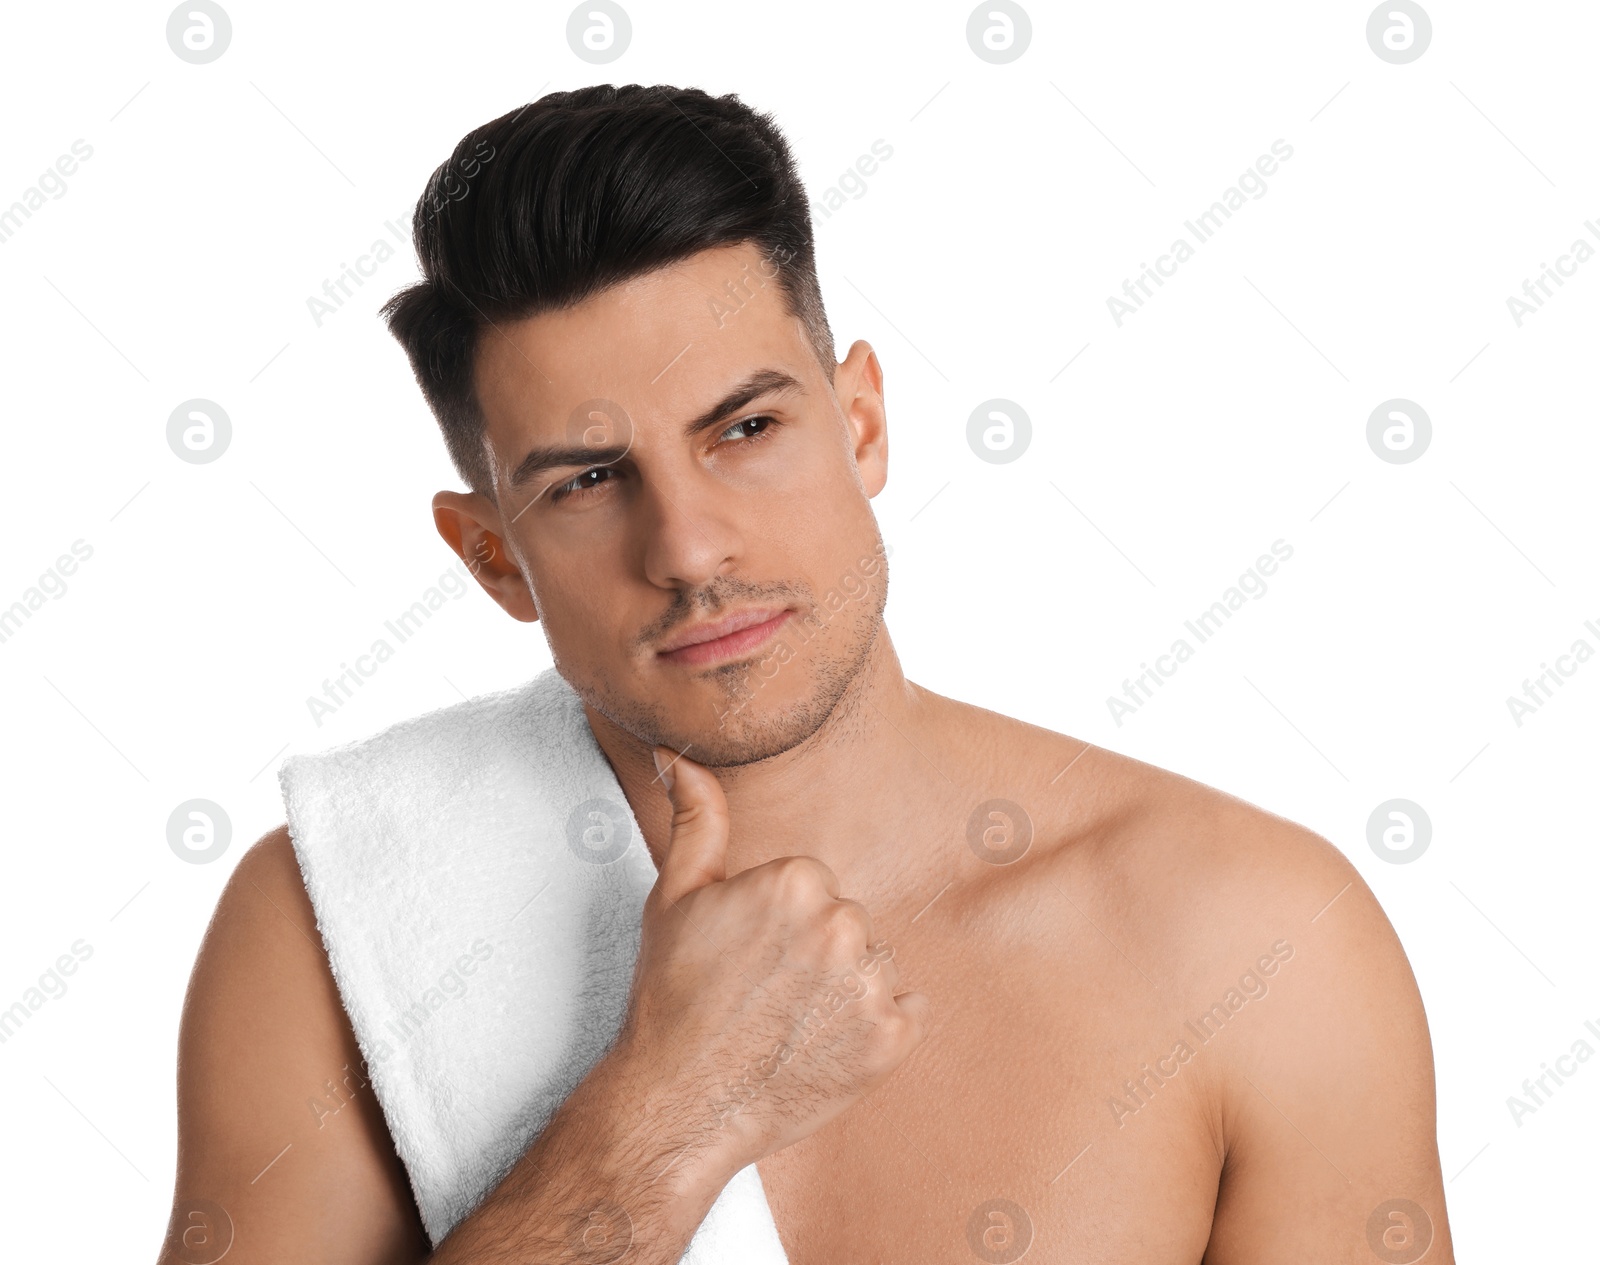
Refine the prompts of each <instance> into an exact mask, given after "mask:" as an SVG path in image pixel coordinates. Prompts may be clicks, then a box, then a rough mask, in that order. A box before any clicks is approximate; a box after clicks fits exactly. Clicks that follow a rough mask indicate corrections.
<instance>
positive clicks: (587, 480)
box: [549, 466, 614, 502]
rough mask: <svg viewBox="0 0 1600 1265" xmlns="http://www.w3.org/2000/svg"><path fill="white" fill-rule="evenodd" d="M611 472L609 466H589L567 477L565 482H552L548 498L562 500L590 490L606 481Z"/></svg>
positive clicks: (553, 500)
mask: <svg viewBox="0 0 1600 1265" xmlns="http://www.w3.org/2000/svg"><path fill="white" fill-rule="evenodd" d="M613 473H614V471H613V470H612V469H611V467H610V466H590V467H589V468H588V469H587V470H585V471H584V472H583V473H582V474H580V475H578V476H576V477H575V478H571V479H568V480H567V481H566V482H565V483H557V484H554V485H553V486H552V487H551V488H550V491H549V497H550V500H551V501H552V502H555V501H562V500H565V499H566V498H567V497H569V496H582V495H584V494H585V493H587V492H592V491H593V490H594V489H596V488H598V487H599V486H600V484H602V483H604V482H606V481H607V480H608V479H609V478H610V476H611V475H612V474H613Z"/></svg>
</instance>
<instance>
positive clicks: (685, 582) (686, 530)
mask: <svg viewBox="0 0 1600 1265" xmlns="http://www.w3.org/2000/svg"><path fill="white" fill-rule="evenodd" d="M689 464H690V467H691V468H690V469H688V470H684V471H681V472H674V473H673V474H672V475H671V476H670V477H663V475H662V473H661V472H654V473H655V475H656V477H654V478H646V479H644V480H642V483H643V486H642V487H641V489H640V496H639V510H640V518H639V523H638V528H639V531H640V532H641V533H642V536H643V554H644V571H645V577H646V578H647V579H648V580H649V581H650V583H651V584H654V585H655V586H656V587H657V588H663V589H683V590H687V591H691V592H692V591H693V590H695V589H698V588H700V587H702V586H704V585H706V584H709V583H710V582H711V581H712V579H714V578H715V577H716V576H718V575H722V574H724V573H725V572H728V571H731V570H733V569H734V568H735V567H736V566H737V565H738V561H739V558H740V555H741V553H742V552H743V548H744V540H743V535H742V533H741V531H740V529H739V526H738V520H737V515H736V509H735V506H734V505H733V504H732V492H731V489H729V488H727V487H725V486H723V485H722V484H720V483H719V482H718V481H717V479H716V478H715V477H714V476H713V475H712V474H711V473H710V472H708V471H705V470H701V469H700V468H699V467H697V466H694V465H693V463H692V462H691V463H689Z"/></svg>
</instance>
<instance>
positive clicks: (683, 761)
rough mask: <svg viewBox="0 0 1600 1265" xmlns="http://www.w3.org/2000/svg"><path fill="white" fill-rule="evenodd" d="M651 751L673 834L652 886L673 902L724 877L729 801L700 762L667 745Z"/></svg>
mask: <svg viewBox="0 0 1600 1265" xmlns="http://www.w3.org/2000/svg"><path fill="white" fill-rule="evenodd" d="M652 754H653V755H654V757H655V762H656V771H657V772H658V773H659V774H660V778H661V784H662V785H663V786H665V787H666V789H667V795H668V797H669V798H670V799H671V800H672V837H671V839H670V840H669V841H668V843H667V854H666V856H665V857H664V858H662V863H661V872H660V874H659V876H658V877H657V879H656V887H657V888H658V890H659V891H660V893H661V895H662V896H663V897H664V898H665V899H666V900H668V901H673V902H676V901H677V900H678V899H679V898H680V897H682V896H686V895H687V894H688V893H690V892H692V891H694V890H695V889H696V888H699V887H704V886H706V885H707V884H708V883H720V882H722V881H723V880H724V879H726V878H727V877H728V866H727V858H728V800H727V797H726V796H725V795H723V793H722V784H721V783H720V782H718V781H717V779H716V777H715V775H714V774H713V773H712V772H711V770H710V769H708V768H706V767H705V766H704V765H703V764H696V763H695V762H694V761H693V760H691V759H689V758H688V757H687V756H683V755H679V754H678V753H677V752H676V751H674V750H672V748H670V747H656V748H655V750H654V751H653V752H652Z"/></svg>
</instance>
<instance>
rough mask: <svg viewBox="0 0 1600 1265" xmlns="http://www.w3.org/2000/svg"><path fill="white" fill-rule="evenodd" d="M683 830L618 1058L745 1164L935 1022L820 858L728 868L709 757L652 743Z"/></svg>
mask: <svg viewBox="0 0 1600 1265" xmlns="http://www.w3.org/2000/svg"><path fill="white" fill-rule="evenodd" d="M656 763H657V767H658V768H665V769H666V772H665V773H664V775H663V777H662V782H663V783H664V784H665V785H666V787H667V792H668V794H669V796H670V797H671V799H672V807H673V815H672V837H671V841H670V843H669V845H668V848H667V855H666V857H665V859H664V860H663V863H662V866H661V872H660V876H659V878H658V879H657V882H656V885H655V887H654V889H652V891H651V892H650V895H649V897H648V898H647V899H646V901H645V907H644V914H643V919H642V926H641V941H640V949H639V959H638V963H637V965H636V968H635V972H634V982H633V995H632V997H631V999H630V1002H629V1007H628V1014H627V1018H626V1019H625V1021H624V1023H623V1027H622V1031H621V1033H620V1034H619V1036H618V1039H617V1042H616V1044H615V1045H614V1046H613V1049H612V1052H611V1054H609V1055H608V1059H611V1060H620V1061H621V1062H622V1063H623V1064H625V1065H626V1066H628V1067H629V1068H631V1069H633V1071H634V1074H635V1075H636V1076H642V1077H644V1078H646V1079H647V1080H648V1081H650V1082H652V1083H654V1084H657V1085H661V1086H667V1085H670V1086H671V1087H672V1090H671V1097H672V1100H673V1103H674V1106H675V1107H676V1108H677V1109H678V1110H680V1111H684V1112H686V1113H687V1114H686V1115H685V1117H684V1118H685V1119H686V1120H687V1122H688V1123H689V1126H690V1128H689V1134H690V1136H689V1137H688V1138H687V1139H686V1145H688V1146H690V1147H693V1148H695V1149H696V1150H697V1151H702V1152H707V1153H710V1154H712V1155H719V1156H722V1157H725V1158H726V1159H727V1161H728V1165H729V1167H731V1168H732V1169H733V1170H734V1171H737V1169H738V1168H740V1167H743V1166H744V1165H746V1164H750V1163H754V1162H755V1161H756V1160H758V1159H760V1158H762V1157H763V1156H766V1155H770V1154H771V1153H772V1152H774V1151H778V1150H781V1149H782V1148H783V1147H786V1146H788V1145H789V1144H791V1143H793V1142H796V1141H798V1140H799V1139H801V1138H803V1137H805V1136H806V1135H808V1134H810V1133H813V1132H815V1131H816V1130H817V1129H820V1128H821V1127H822V1126H823V1125H825V1124H827V1123H828V1122H829V1121H830V1120H832V1119H833V1118H834V1117H836V1116H838V1115H839V1114H840V1113H841V1112H843V1111H845V1110H846V1109H847V1108H848V1107H850V1106H851V1105H852V1104H853V1103H855V1102H856V1101H858V1100H859V1099H860V1098H862V1097H863V1096H864V1095H866V1094H867V1093H868V1092H869V1091H871V1090H872V1089H874V1088H876V1087H877V1086H878V1085H880V1084H881V1083H882V1082H883V1081H884V1080H886V1079H887V1078H888V1076H889V1074H890V1073H891V1072H893V1071H894V1069H895V1068H896V1067H898V1066H899V1065H900V1063H901V1062H903V1061H904V1060H905V1058H906V1057H907V1056H908V1055H909V1054H910V1053H911V1051H912V1050H914V1049H915V1048H916V1047H917V1046H918V1045H919V1044H920V1043H921V1041H922V1039H923V1037H924V1035H925V1034H926V1032H927V1026H928V1019H929V1014H930V1006H929V1002H928V999H927V998H926V997H925V996H924V995H923V994H921V993H902V994H900V995H899V996H896V995H895V993H894V986H895V983H896V980H897V979H898V972H897V971H896V969H895V964H894V962H893V960H892V954H893V949H892V947H891V946H889V945H887V944H881V943H879V944H875V943H874V938H873V931H872V918H871V916H870V915H869V914H868V913H867V911H866V909H864V908H863V907H862V906H861V905H859V904H858V903H856V902H855V901H853V900H847V899H842V898H841V897H840V896H839V880H838V878H837V877H836V876H835V875H834V873H833V871H832V870H830V869H829V868H828V867H827V866H826V865H824V864H823V863H822V862H821V861H818V860H816V859H815V858H814V857H806V856H788V857H779V858H777V859H775V860H772V861H768V862H767V863H765V864H764V865H758V866H754V867H752V868H750V869H748V870H745V871H743V872H742V873H740V874H737V875H735V876H734V877H733V878H731V879H730V878H728V877H727V869H726V858H727V851H728V833H729V825H728V805H727V800H726V799H725V798H724V796H723V793H722V787H721V785H720V784H719V783H718V782H717V779H716V778H715V777H714V776H713V775H712V774H711V772H710V771H709V770H708V769H706V768H704V767H703V766H701V765H699V764H696V763H694V762H693V761H691V760H688V759H686V758H684V757H682V756H677V755H676V754H675V753H673V752H671V751H669V750H668V749H667V748H664V747H661V748H657V750H656Z"/></svg>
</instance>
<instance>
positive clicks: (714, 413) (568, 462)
mask: <svg viewBox="0 0 1600 1265" xmlns="http://www.w3.org/2000/svg"><path fill="white" fill-rule="evenodd" d="M804 389H805V388H804V387H803V386H802V385H801V383H800V380H799V379H798V378H796V377H795V376H794V375H793V374H790V373H785V372H784V371H783V370H782V369H758V370H757V371H756V372H755V373H752V374H751V375H750V376H749V377H748V378H746V379H745V380H744V381H743V382H741V383H739V385H738V386H736V387H734V388H733V390H731V391H729V392H728V393H727V394H726V395H725V396H723V397H722V398H721V399H720V400H718V401H717V402H716V403H715V404H713V405H712V406H711V407H710V408H708V409H707V410H706V411H705V412H704V413H702V414H700V416H699V417H697V418H695V419H694V420H693V421H691V422H690V423H689V424H688V425H687V426H685V427H684V428H683V435H684V438H685V439H692V438H694V436H696V435H698V434H700V433H702V432H703V431H707V430H710V429H711V428H712V427H713V426H715V425H716V424H717V423H718V422H721V421H724V420H726V419H727V418H729V417H731V416H733V414H735V413H737V412H738V411H739V410H740V409H742V408H744V407H745V405H747V404H749V403H751V401H753V400H758V399H760V398H761V397H762V396H765V395H791V394H794V393H796V392H802V391H804ZM629 447H631V445H629V444H621V445H619V444H613V445H611V446H609V447H606V448H590V447H585V446H583V445H581V444H579V445H572V444H558V445H549V444H546V445H540V446H539V447H536V448H533V449H531V450H530V451H529V452H528V454H527V455H526V456H525V457H523V459H522V460H521V461H520V462H519V463H518V464H517V468H516V469H515V470H513V471H512V472H511V476H510V478H509V479H508V480H507V483H508V484H509V486H510V487H512V488H521V487H523V486H524V485H525V484H527V483H528V482H529V481H531V480H532V479H533V477H534V476H535V475H537V474H540V473H542V472H543V471H545V470H552V469H559V468H561V467H562V466H606V465H614V464H615V463H616V462H618V461H621V460H622V458H623V457H625V456H627V454H628V448H629Z"/></svg>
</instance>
